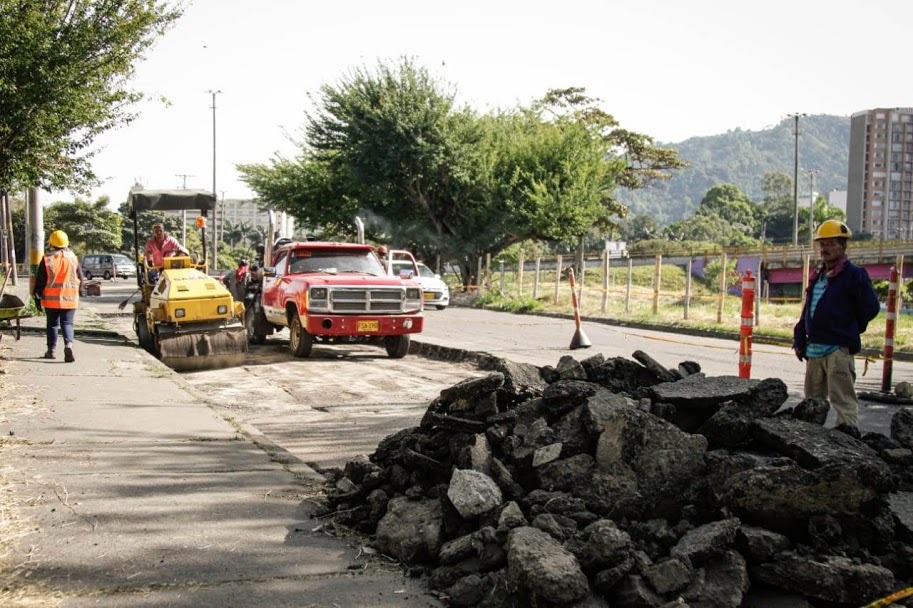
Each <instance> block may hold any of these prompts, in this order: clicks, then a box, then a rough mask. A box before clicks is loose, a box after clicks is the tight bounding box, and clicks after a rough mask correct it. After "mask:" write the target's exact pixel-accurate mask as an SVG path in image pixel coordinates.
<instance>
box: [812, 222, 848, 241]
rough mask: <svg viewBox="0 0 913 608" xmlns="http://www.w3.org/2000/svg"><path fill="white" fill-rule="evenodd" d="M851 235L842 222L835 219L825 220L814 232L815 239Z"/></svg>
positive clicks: (840, 237)
mask: <svg viewBox="0 0 913 608" xmlns="http://www.w3.org/2000/svg"><path fill="white" fill-rule="evenodd" d="M852 236H853V233H852V232H850V229H849V228H847V227H846V224H844V223H843V222H838V221H837V220H827V221H826V222H823V223H822V224H821V225H820V226H818V231H817V232H816V233H815V240H816V241H817V240H818V239H848V238H851V237H852Z"/></svg>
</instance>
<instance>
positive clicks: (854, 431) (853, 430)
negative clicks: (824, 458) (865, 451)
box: [834, 423, 862, 439]
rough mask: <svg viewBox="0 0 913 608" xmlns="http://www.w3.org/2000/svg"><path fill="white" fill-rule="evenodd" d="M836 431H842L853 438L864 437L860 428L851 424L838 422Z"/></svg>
mask: <svg viewBox="0 0 913 608" xmlns="http://www.w3.org/2000/svg"><path fill="white" fill-rule="evenodd" d="M834 430H835V431H840V432H841V433H846V434H847V435H849V436H850V437H852V438H853V439H862V435H861V434H860V433H859V428H858V427H856V426H853V425H851V424H845V423H844V424H838V425H837V426H835V427H834Z"/></svg>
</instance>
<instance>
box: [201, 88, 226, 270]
mask: <svg viewBox="0 0 913 608" xmlns="http://www.w3.org/2000/svg"><path fill="white" fill-rule="evenodd" d="M221 92H222V91H213V90H212V89H210V91H209V94H210V95H212V196H213V198H215V199H216V203H215V207H214V208H213V210H212V269H213V270H216V269H218V267H219V257H218V256H219V249H218V247H219V245H218V235H219V231H218V220H217V218H218V215H219V214H218V212H219V199H218V197H217V195H216V95H218V94H219V93H221ZM203 247H206V243H205V242H204V243H203Z"/></svg>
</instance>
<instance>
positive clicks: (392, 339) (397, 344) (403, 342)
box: [384, 334, 410, 359]
mask: <svg viewBox="0 0 913 608" xmlns="http://www.w3.org/2000/svg"><path fill="white" fill-rule="evenodd" d="M409 342H410V340H409V334H403V335H401V336H387V337H386V338H384V348H386V349H387V355H388V356H389V357H390V358H391V359H402V358H403V357H405V356H406V354H407V353H408V352H409Z"/></svg>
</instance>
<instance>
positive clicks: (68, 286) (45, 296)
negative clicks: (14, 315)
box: [41, 249, 79, 309]
mask: <svg viewBox="0 0 913 608" xmlns="http://www.w3.org/2000/svg"><path fill="white" fill-rule="evenodd" d="M78 264H79V261H78V260H77V259H76V255H75V254H74V253H73V252H72V251H67V250H64V249H60V250H58V251H55V252H54V253H52V254H49V255H46V256H44V267H45V270H46V271H47V275H48V282H47V285H45V286H44V291H43V292H42V293H41V306H42V307H44V308H65V309H69V308H77V307H78V306H79V275H78V274H77V273H76V267H77V265H78Z"/></svg>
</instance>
